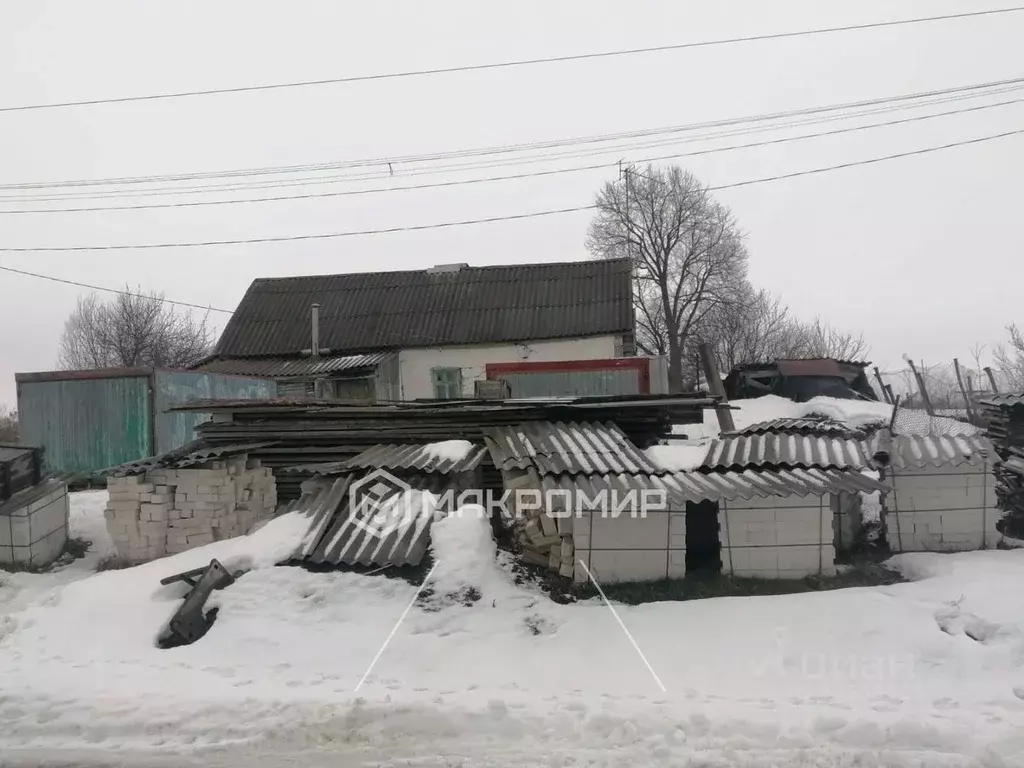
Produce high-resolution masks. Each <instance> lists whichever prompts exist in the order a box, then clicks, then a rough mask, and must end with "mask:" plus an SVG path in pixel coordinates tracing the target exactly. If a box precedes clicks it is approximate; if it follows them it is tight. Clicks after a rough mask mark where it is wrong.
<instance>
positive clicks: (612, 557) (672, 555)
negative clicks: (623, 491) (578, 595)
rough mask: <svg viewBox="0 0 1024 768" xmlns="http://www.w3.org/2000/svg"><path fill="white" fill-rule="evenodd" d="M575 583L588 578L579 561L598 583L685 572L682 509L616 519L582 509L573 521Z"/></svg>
mask: <svg viewBox="0 0 1024 768" xmlns="http://www.w3.org/2000/svg"><path fill="white" fill-rule="evenodd" d="M573 541H574V544H575V547H576V553H575V554H576V558H577V560H576V567H575V569H574V572H573V576H574V578H575V580H576V581H577V582H584V581H588V580H589V577H588V576H587V572H586V570H585V569H584V568H583V567H582V566H581V565H580V563H579V561H580V560H582V561H583V562H584V563H586V564H587V567H588V568H590V570H591V572H592V573H593V574H594V577H595V578H596V579H597V581H598V582H599V583H602V584H604V583H609V584H610V583H614V582H623V581H652V580H656V579H666V578H669V579H678V578H682V577H683V576H684V575H685V574H686V513H685V512H674V511H669V510H649V511H648V512H647V513H646V515H645V516H642V517H640V516H634V515H632V514H630V513H629V512H623V513H622V514H621V515H619V516H618V517H614V516H612V515H611V514H610V513H609V514H603V513H602V512H600V511H592V510H584V511H583V513H582V516H581V517H580V518H577V519H576V520H574V524H573Z"/></svg>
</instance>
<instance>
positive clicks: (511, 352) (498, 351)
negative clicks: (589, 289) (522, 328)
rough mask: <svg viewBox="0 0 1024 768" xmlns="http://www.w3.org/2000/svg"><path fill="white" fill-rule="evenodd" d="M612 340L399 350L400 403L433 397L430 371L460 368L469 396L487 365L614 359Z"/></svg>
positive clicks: (569, 340) (596, 338)
mask: <svg viewBox="0 0 1024 768" xmlns="http://www.w3.org/2000/svg"><path fill="white" fill-rule="evenodd" d="M616 338H617V337H616V336H615V335H608V336H593V337H589V338H583V339H558V340H554V341H531V342H526V343H522V344H497V345H465V346H464V345H458V346H448V347H433V348H430V349H403V350H402V351H401V352H400V353H399V356H398V359H399V367H400V370H401V382H402V399H403V400H415V399H417V398H429V397H433V396H434V386H433V380H432V379H431V373H430V370H431V369H432V368H461V369H462V394H463V396H465V397H472V396H473V382H474V381H477V380H482V379H486V378H487V364H488V363H520V362H530V363H534V362H557V361H561V360H599V359H603V358H610V357H616V356H617V355H616Z"/></svg>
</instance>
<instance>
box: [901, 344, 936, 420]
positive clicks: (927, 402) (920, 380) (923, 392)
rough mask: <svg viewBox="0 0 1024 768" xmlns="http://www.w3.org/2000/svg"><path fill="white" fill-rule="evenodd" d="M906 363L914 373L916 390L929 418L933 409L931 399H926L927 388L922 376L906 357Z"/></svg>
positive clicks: (912, 362)
mask: <svg viewBox="0 0 1024 768" xmlns="http://www.w3.org/2000/svg"><path fill="white" fill-rule="evenodd" d="M907 363H908V364H909V365H910V370H911V371H913V373H914V379H915V380H916V381H917V389H918V391H919V392H920V393H921V400H922V401H923V402H924V409H925V411H927V412H928V415H929V416H934V415H935V409H934V408H933V407H932V399H931V398H930V397H928V387H926V386H925V383H924V376H922V375H921V372H920V371H919V370H917V366H916V365H914V361H913V360H911V359H910V357H907Z"/></svg>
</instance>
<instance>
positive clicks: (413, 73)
mask: <svg viewBox="0 0 1024 768" xmlns="http://www.w3.org/2000/svg"><path fill="white" fill-rule="evenodd" d="M1019 11H1024V6H1015V7H1012V8H993V9H990V10H986V11H970V12H965V13H950V14H944V15H941V16H922V17H917V18H912V19H894V20H892V21H876V22H870V23H866V24H850V25H846V26H841V27H822V28H819V29H805V30H798V31H795V32H774V33H771V34H765V35H748V36H746V37H731V38H722V39H718V40H702V41H697V42H692V43H677V44H673V45H658V46H652V47H649V48H627V49H622V50H616V51H601V52H597V53H579V54H570V55H566V56H549V57H544V58H535V59H519V60H514V61H503V62H495V63H491V64H468V65H463V66H458V67H436V68H433V69H416V70H407V71H404V72H384V73H378V74H373V75H354V76H351V77H333V78H324V79H321V80H300V81H296V82H290V83H270V84H264V85H244V86H235V87H232V88H209V89H204V90H195V91H175V92H171V93H158V94H146V95H140V96H116V97H111V98H106V99H85V100H81V101H63V102H51V103H48V104H21V105H18V106H13V107H0V112H22V111H27V110H34V109H56V108H61V107H86V106H95V105H98V104H123V103H126V102H133V101H156V100H159V99H180V98H186V97H193V96H213V95H219V94H227V93H248V92H252V91H270V90H280V89H284V88H308V87H313V86H321V85H337V84H342V83H360V82H368V81H374V80H393V79H398V78H403V77H422V76H427V75H444V74H453V73H456V72H479V71H483V70H490V69H502V68H506V67H524V66H533V65H537V64H556V63H562V62H566V61H585V60H588V59H599V58H608V57H617V56H635V55H637V54H644V53H659V52H663V51H679V50H685V49H689V48H708V47H711V46H716V45H734V44H737V43H751V42H758V41H762V40H783V39H787V38H793V37H807V36H810V35H824V34H832V33H836V32H855V31H859V30H865V29H881V28H885V27H896V26H903V25H908V24H925V23H931V22H936V21H951V20H954V19H967V18H974V17H981V16H994V15H997V14H1005V13H1017V12H1019Z"/></svg>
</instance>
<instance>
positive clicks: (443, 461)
mask: <svg viewBox="0 0 1024 768" xmlns="http://www.w3.org/2000/svg"><path fill="white" fill-rule="evenodd" d="M431 445H432V444H428V445H375V446H373V447H372V448H367V449H366V450H365V451H363V452H362V453H360V454H359V455H358V456H353V457H352V458H351V459H349V460H348V461H346V462H340V463H342V464H344V465H346V468H347V469H394V470H399V469H405V470H418V471H420V472H439V473H441V474H452V473H457V472H468V471H470V470H473V469H476V468H477V467H478V466H479V465H480V462H481V461H483V459H484V457H485V456H486V455H487V449H486V448H484V447H483V446H482V445H474V446H472V447H471V448H470V449H469V450H468V451H467V452H466V455H465V456H463V457H462V458H459V459H452V458H448V457H445V456H438V455H437V453H436V451H434V450H433V449H432V447H431Z"/></svg>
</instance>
